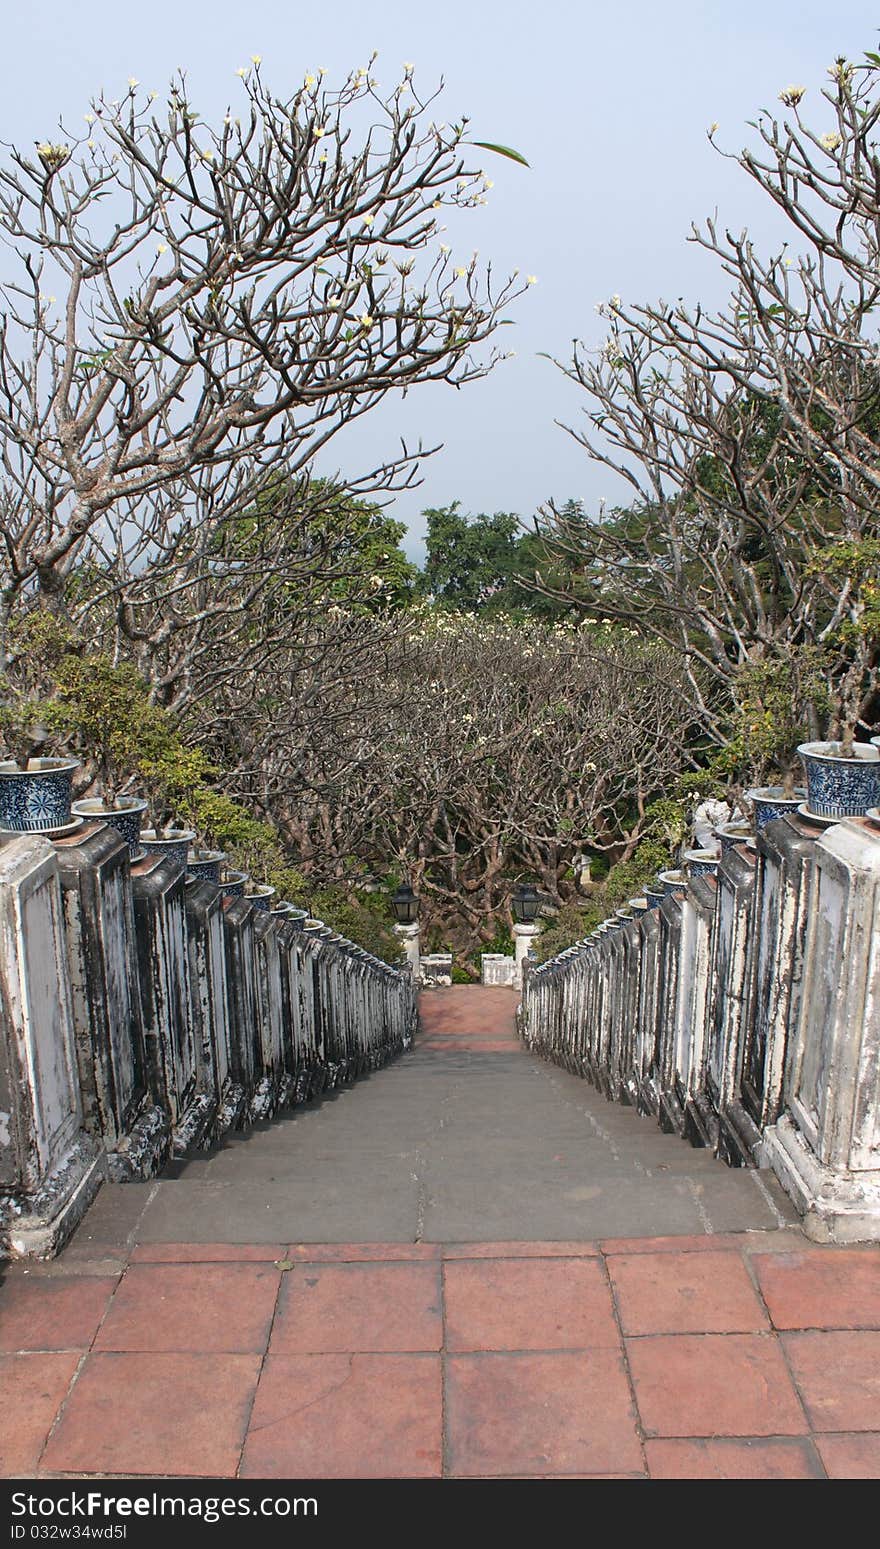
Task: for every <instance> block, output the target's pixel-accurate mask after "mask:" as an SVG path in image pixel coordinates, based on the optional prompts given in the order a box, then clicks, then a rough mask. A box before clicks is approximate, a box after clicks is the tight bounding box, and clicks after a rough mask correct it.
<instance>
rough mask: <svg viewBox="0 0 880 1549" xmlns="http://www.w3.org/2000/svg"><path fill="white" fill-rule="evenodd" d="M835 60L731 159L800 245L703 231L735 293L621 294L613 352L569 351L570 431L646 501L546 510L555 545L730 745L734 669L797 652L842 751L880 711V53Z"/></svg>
mask: <svg viewBox="0 0 880 1549" xmlns="http://www.w3.org/2000/svg"><path fill="white" fill-rule="evenodd" d="M829 74H830V84H829V85H828V86H826V88H825V89H824V90H823V91H822V92H821V93H820V94H819V95H820V103H819V110H818V115H817V114H812V115H810V117H809V120H808V117H807V108H808V105H809V103H810V101H811V99H810V98H809V97H808V94H807V92H806V90H805V88H804V87H801V86H790V87H787V88H785V89H784V90H783V91H782V92H781V93H780V96H781V101H782V104H783V108H784V110H785V117H784V118H783V119H782V121H780V119H779V117H778V116H777V115H776V114H775V113H771V112H769V111H765V112H763V113H762V114H761V115H760V117H759V118H758V120H757V121H756V123H755V125H754V126H753V128H754V129H755V130H756V132H757V138H758V146H757V148H756V149H751V150H750V149H746V150H743V151H742V152H740V153H738V154H735V155H734V156H733V158H732V159H733V160H735V161H736V162H737V163H738V164H739V165H740V166H741V167H742V169H743V170H744V172H745V173H746V174H747V175H748V176H749V177H750V178H751V179H752V180H753V181H754V182H755V183H756V184H757V185H758V187H759V188H760V189H761V190H762V191H763V192H764V193H765V194H767V195H768V196H769V197H770V198H772V199H773V201H774V202H775V204H776V205H777V206H778V208H779V209H780V211H781V212H782V214H783V215H784V216H785V217H786V218H787V220H788V222H789V225H790V239H789V241H785V242H783V243H781V245H780V246H779V248H778V249H777V251H775V252H772V253H770V254H769V255H762V254H761V253H760V252H759V251H758V250H757V248H756V247H755V245H754V243H753V242H752V240H751V238H750V236H749V234H748V232H741V233H739V234H737V233H735V232H732V231H730V230H729V229H725V228H724V227H723V226H722V225H720V224H719V223H718V221H717V220H715V221H708V222H706V224H705V225H704V226H703V227H700V228H697V227H695V228H694V229H693V240H694V241H696V242H697V243H698V244H699V245H700V246H702V247H703V248H704V249H705V250H706V251H707V252H708V253H709V254H711V255H712V256H713V257H714V258H715V259H716V260H717V261H718V262H719V263H720V265H721V267H722V270H723V273H724V275H725V276H726V277H727V279H728V281H729V282H730V287H731V289H730V295H729V299H728V301H727V303H726V304H725V305H724V306H723V307H721V308H720V309H718V310H715V311H711V312H710V311H707V310H705V309H704V308H702V307H700V306H699V305H696V306H692V305H688V304H687V303H685V302H684V301H682V300H679V301H678V302H675V303H665V302H662V301H661V302H658V303H655V304H635V305H625V304H624V303H623V302H622V301H621V299H620V297H618V296H615V297H613V298H612V299H611V300H610V301H609V302H607V303H605V304H604V305H603V306H602V307H600V311H601V312H602V313H603V315H604V316H605V318H606V320H607V323H608V333H607V337H606V340H605V342H604V344H603V345H602V347H601V348H600V349H599V350H598V351H595V352H593V351H589V350H587V349H585V348H583V347H580V346H579V347H578V348H577V349H576V351H575V354H574V358H573V359H572V361H571V362H569V363H561V364H562V369H563V370H565V371H566V373H567V374H568V375H569V377H570V378H571V379H572V380H573V381H574V382H575V383H577V385H578V386H579V387H580V388H582V389H583V390H584V392H585V394H586V398H587V405H586V410H585V422H584V423H582V424H581V425H580V426H578V427H576V428H575V429H574V430H573V431H572V433H573V434H574V435H575V437H576V439H577V440H578V441H580V443H581V444H582V445H583V446H584V447H585V449H586V450H587V451H588V453H589V454H590V456H591V457H593V458H594V459H596V460H597V461H599V462H601V463H604V464H605V465H606V466H608V467H610V468H611V469H613V470H614V471H615V472H616V473H617V474H619V475H620V476H621V477H622V478H623V479H624V480H625V481H626V483H627V484H628V486H629V488H630V489H631V491H632V494H633V506H632V508H631V510H629V511H626V512H624V511H620V510H618V511H615V512H611V513H607V514H606V513H603V514H602V515H601V516H600V518H599V519H598V520H596V521H595V522H594V523H592V524H589V525H588V526H587V527H584V526H583V525H582V524H579V525H578V526H577V527H575V526H573V525H572V524H571V523H570V522H568V521H567V520H566V517H565V514H564V513H563V512H558V511H553V510H550V511H548V513H547V514H546V521H545V523H544V536H545V540H546V545H547V550H548V554H549V555H550V556H551V558H553V557H555V558H556V559H557V561H558V560H559V558H560V557H561V556H562V557H564V558H565V560H566V562H567V563H569V564H570V565H572V567H573V568H574V569H575V571H576V572H577V573H578V576H579V582H578V592H577V602H578V604H579V606H582V607H583V608H584V609H585V610H586V611H587V612H588V613H591V614H592V615H593V616H600V617H611V618H614V619H617V620H618V621H620V622H623V623H625V624H627V625H628V626H630V627H632V628H636V629H638V630H639V631H640V632H641V633H643V634H646V635H651V636H659V637H660V638H661V639H664V640H666V641H667V642H668V643H669V644H670V645H672V646H673V647H674V648H675V649H676V651H677V652H678V653H679V654H680V656H681V658H682V659H683V661H684V662H685V664H686V669H687V672H688V675H689V678H690V683H691V693H692V698H693V703H694V710H695V714H696V716H697V718H698V721H699V723H700V724H701V725H702V727H703V728H704V730H705V731H706V732H707V733H708V734H709V736H710V737H711V738H712V739H713V740H714V741H718V742H722V743H723V742H724V741H725V740H726V738H727V737H728V735H729V722H730V712H731V707H732V705H733V703H734V702H735V698H736V685H737V682H738V681H740V680H741V675H742V673H743V671H744V670H745V671H746V672H750V671H751V670H752V669H756V668H760V667H761V666H762V664H765V665H766V666H767V667H768V669H769V670H771V671H773V672H775V671H776V668H777V666H778V664H780V663H783V664H784V663H789V664H791V663H792V662H793V661H794V659H795V657H796V656H797V653H798V652H801V651H806V652H807V653H808V659H809V666H810V672H809V674H804V673H801V674H800V676H801V678H802V679H805V677H806V676H810V677H812V678H813V680H814V681H815V682H816V684H817V686H818V693H817V696H816V698H815V700H814V703H813V705H812V707H811V706H807V707H806V710H807V721H808V723H810V722H815V721H816V720H818V719H823V720H824V722H825V726H826V727H827V729H828V730H829V731H830V732H831V735H832V736H834V737H840V738H841V739H842V740H843V742H844V744H845V745H848V744H849V743H851V741H852V738H853V734H854V732H855V730H856V728H857V727H858V725H859V724H860V723H861V724H862V726H868V725H870V724H871V719H872V718H873V717H874V716H876V693H877V663H878V637H877V633H876V630H875V629H873V628H871V627H866V626H867V625H870V623H871V618H872V616H873V615H872V613H871V609H870V608H868V611H867V612H866V610H865V589H866V583H867V588H868V593H869V601H870V592H871V588H872V586H873V587H875V588H876V583H877V567H876V553H875V546H876V542H877V539H878V536H880V527H878V518H877V509H878V495H880V457H878V445H880V374H878V332H877V319H878V313H877V304H878V299H880V263H878V260H880V195H878V190H880V156H878V143H877V131H878V121H880V56H878V55H868V56H866V60H865V62H864V63H863V64H860V65H854V64H849V63H847V62H846V61H844V60H838V61H836V62H835V64H834V65H833V66H832V68H831V70H830V72H829ZM717 130H718V126H717V125H713V126H712V128H711V129H710V131H709V135H710V139H711V140H712V142H713V144H714V142H715V136H716V133H717ZM847 556H848V557H849V558H850V559H851V560H852V567H851V568H850V570H848V571H847V570H846V568H845V565H843V564H842V562H843V561H844V560H845V559H846V557H847ZM831 557H833V563H832V562H830V558H831ZM817 664H818V666H819V670H818V671H817V670H816V669H817ZM817 734H818V735H821V731H814V735H817Z"/></svg>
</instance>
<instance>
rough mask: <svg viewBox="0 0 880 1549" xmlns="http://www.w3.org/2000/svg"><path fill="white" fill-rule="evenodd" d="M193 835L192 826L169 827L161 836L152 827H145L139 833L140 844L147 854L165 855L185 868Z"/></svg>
mask: <svg viewBox="0 0 880 1549" xmlns="http://www.w3.org/2000/svg"><path fill="white" fill-rule="evenodd" d="M195 837H196V835H195V830H194V829H192V828H169V829H166V831H165V833H164V834H163V835H162V837H161V838H160V837H159V835H158V834H157V833H156V830H155V829H154V828H145V829H144V831H143V833H142V834H141V844H142V846H143V848H144V849H145V850H146V852H147V854H148V855H167V857H168V859H169V860H172V861H176V862H177V864H178V866H181V867H183V868H186V865H187V861H188V859H189V847H190V845H191V844H192V842H193V840H194V839H195Z"/></svg>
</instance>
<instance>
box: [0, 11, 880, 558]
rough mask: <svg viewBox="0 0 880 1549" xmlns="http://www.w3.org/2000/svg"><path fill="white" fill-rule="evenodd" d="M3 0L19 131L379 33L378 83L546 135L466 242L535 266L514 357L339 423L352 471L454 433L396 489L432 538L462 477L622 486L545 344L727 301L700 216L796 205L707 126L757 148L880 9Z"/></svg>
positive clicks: (415, 541)
mask: <svg viewBox="0 0 880 1549" xmlns="http://www.w3.org/2000/svg"><path fill="white" fill-rule="evenodd" d="M3 13H4V14H3V37H4V47H3V50H2V52H0V141H3V142H5V143H6V144H9V143H13V144H17V145H22V146H24V147H27V148H30V147H31V146H32V145H33V142H34V141H36V140H43V139H47V138H48V139H52V138H54V135H53V131H54V129H55V127H56V125H57V121H58V118H59V116H63V117H65V118H66V119H67V120H68V121H69V122H70V123H77V122H79V121H80V120H81V116H82V114H83V113H84V112H85V111H86V109H87V106H88V100H89V98H90V97H91V96H92V95H94V94H96V93H97V92H99V91H101V90H102V89H103V90H104V91H106V92H107V94H108V95H109V96H111V97H112V96H117V95H119V96H121V95H122V94H123V92H124V90H125V88H126V83H127V81H128V78H129V77H130V76H136V77H137V79H138V80H139V81H140V82H142V83H143V84H144V86H145V87H150V88H152V89H155V90H157V91H159V92H160V93H161V92H162V90H163V88H164V87H165V86H166V84H167V82H168V80H169V79H170V77H171V75H172V74H173V73H174V72H175V71H176V70H177V69H178V68H181V67H182V68H184V69H186V70H187V72H188V75H189V79H190V82H191V86H192V92H193V100H194V101H195V102H196V103H197V105H198V107H199V110H200V112H201V113H202V115H203V116H204V117H205V118H206V119H211V118H214V117H215V116H216V118H217V119H219V118H221V117H222V114H223V112H224V110H225V108H226V105H227V103H228V102H229V101H230V100H232V99H233V98H234V96H235V89H236V86H237V85H238V82H237V80H236V75H235V72H236V69H237V67H239V66H241V65H246V64H248V62H249V60H250V58H251V56H252V55H253V54H259V55H260V56H261V57H262V72H263V77H264V80H265V81H266V83H267V85H269V86H271V88H272V89H273V90H274V91H275V92H277V93H278V94H279V95H283V94H285V93H286V91H287V89H288V88H289V89H290V91H291V92H293V91H294V90H295V89H296V87H297V86H298V85H299V84H301V82H302V78H303V76H304V75H305V73H306V72H308V71H310V70H314V69H315V68H316V67H320V66H323V67H324V68H325V69H326V70H327V74H328V85H329V84H330V81H331V80H332V79H333V78H336V79H338V80H339V81H340V82H341V80H342V79H343V78H344V77H345V76H346V75H347V73H348V71H349V70H350V69H352V68H353V67H357V66H360V65H366V64H367V62H368V59H369V56H370V54H371V53H372V52H373V50H374V49H376V50H378V59H377V60H376V63H375V65H374V67H373V74H374V75H375V76H376V78H377V80H378V81H379V82H380V84H381V85H383V86H386V85H387V87H388V88H389V89H390V88H391V87H392V86H393V85H394V84H396V82H397V81H398V80H399V79H400V78H401V74H402V67H403V63H404V61H407V62H412V63H413V64H414V65H415V67H416V80H417V83H418V86H419V89H420V91H425V90H426V89H427V88H428V87H429V86H430V85H432V84H433V83H435V82H438V83H439V81H440V79H441V78H442V79H443V81H444V83H445V84H444V90H443V94H442V97H441V98H440V101H439V103H438V104H437V106H436V117H437V118H439V119H445V120H446V121H447V122H450V123H451V122H455V121H457V120H458V119H459V118H460V117H461V115H462V114H467V116H468V117H469V119H470V121H471V130H470V133H471V135H472V137H473V138H474V139H485V140H492V141H500V142H502V143H504V144H507V145H512V146H515V147H516V148H517V149H518V150H519V151H521V152H522V154H523V155H524V156H526V157H527V158H528V161H529V163H530V167H529V169H528V170H526V169H525V168H523V167H520V166H517V165H515V164H514V163H512V162H508V161H505V160H502V159H500V158H497V157H490V156H488V155H485V154H484V156H483V170H484V171H485V172H486V175H487V176H488V177H490V178H491V179H492V180H493V182H494V187H493V189H492V190H491V193H490V194H489V197H488V202H487V204H486V206H485V207H483V208H481V209H479V210H475V211H474V212H472V213H471V214H469V215H468V217H467V225H466V228H463V235H462V245H463V246H464V245H465V234H466V245H467V254H468V256H469V254H470V252H471V251H473V249H474V248H476V249H478V250H479V253H480V257H481V259H482V260H486V261H489V260H491V263H492V267H493V271H494V272H496V273H497V274H499V275H500V274H507V273H510V272H511V271H512V270H514V269H518V270H519V271H520V273H521V275H526V274H531V275H535V276H536V278H537V283H536V284H535V285H534V286H532V287H530V288H529V290H528V292H527V294H525V295H524V296H523V297H522V299H521V301H520V302H518V304H517V306H516V309H515V312H514V313H513V316H514V317H515V319H516V326H515V327H514V328H510V329H505V330H504V335H505V337H504V340H503V342H504V346H505V348H510V349H513V350H515V355H514V358H513V359H511V360H508V361H506V362H504V363H503V364H502V365H501V366H499V367H498V368H497V370H495V371H494V372H493V373H491V375H490V376H488V377H487V378H485V379H484V380H482V381H480V382H476V383H473V384H470V385H468V386H467V387H465V388H463V389H462V390H461V391H456V390H454V389H452V388H450V387H448V386H446V385H445V384H437V385H433V384H432V385H429V386H424V387H419V388H417V389H415V390H414V391H413V392H412V393H411V394H410V395H409V397H408V399H407V400H406V401H405V402H404V403H403V404H401V402H400V400H399V399H395V400H394V402H391V401H388V402H387V403H386V404H384V405H382V406H381V408H380V409H379V410H377V411H376V412H375V413H373V414H371V415H370V416H368V417H365V419H364V420H362V421H360V422H359V424H358V425H357V426H356V427H352V428H351V429H350V430H349V431H347V432H346V434H345V437H344V439H342V438H340V440H338V441H337V442H335V443H334V447H333V456H332V458H331V459H329V466H325V470H324V471H328V472H329V471H334V472H335V471H337V469H338V470H339V471H340V472H342V473H343V474H345V475H347V476H349V477H356V476H357V475H358V474H359V473H362V472H364V471H365V470H366V469H368V468H371V467H373V466H375V465H376V463H378V462H379V461H381V460H382V458H383V456H385V455H394V453H395V452H396V451H397V449H398V446H399V439H400V437H401V436H403V437H405V438H406V439H407V441H409V442H410V443H413V444H414V443H416V442H418V440H419V439H421V440H422V442H423V443H424V444H426V445H434V444H436V443H437V442H442V443H443V450H442V451H440V452H438V453H436V454H435V456H433V457H431V458H429V459H427V460H426V461H425V462H424V464H423V467H422V476H423V482H422V484H421V486H420V487H419V488H418V489H417V490H415V491H410V492H407V493H406V494H405V495H402V496H399V497H398V498H397V499H396V500H395V502H394V504H393V505H392V507H391V508H390V510H391V514H393V515H394V516H396V517H397V518H398V519H399V520H401V521H403V522H405V523H406V524H407V528H408V535H407V539H406V542H405V546H406V548H407V550H408V552H410V554H411V555H412V556H413V557H414V558H416V559H420V558H421V556H422V553H423V544H422V538H423V534H424V520H423V518H422V516H421V512H422V511H423V510H424V509H425V508H427V507H431V506H443V505H447V504H449V503H450V502H451V501H453V500H458V501H460V502H461V505H462V507H463V509H464V510H466V511H471V512H478V511H487V512H491V511H499V510H503V511H514V512H516V513H517V514H518V515H519V516H521V517H522V518H524V519H526V520H528V518H529V517H530V516H531V515H532V514H533V513H534V512H535V511H536V510H538V509H539V508H540V506H541V505H542V504H543V503H544V502H546V501H547V500H548V499H551V498H552V499H555V500H557V501H560V502H561V501H563V500H566V499H568V498H569V497H574V498H579V499H582V500H584V502H585V503H586V505H587V508H588V509H592V508H594V507H595V506H596V505H597V504H598V502H599V501H602V500H604V501H606V502H607V503H609V504H613V503H614V502H615V501H618V500H624V499H626V489H625V486H624V485H623V484H622V483H619V482H618V483H615V480H614V475H612V474H610V473H609V472H608V471H607V470H605V469H604V468H603V467H602V466H601V465H599V464H596V463H594V462H592V461H591V460H590V459H589V457H588V456H587V454H586V452H584V451H583V449H582V448H580V447H579V446H578V445H577V444H576V443H575V441H574V440H573V439H572V438H571V436H569V435H567V434H566V433H565V431H564V430H563V429H562V428H560V425H559V424H558V423H557V422H561V423H562V425H571V426H576V425H577V422H578V419H579V417H580V416H581V415H582V412H583V406H584V399H583V395H582V394H581V393H580V392H579V390H578V389H577V388H576V387H575V386H574V385H573V384H572V383H570V382H569V381H567V379H566V378H565V377H564V376H563V374H562V373H561V372H560V371H559V370H558V369H557V368H556V367H555V366H554V365H553V364H552V363H551V361H550V360H548V359H546V358H545V357H546V356H548V355H549V356H551V357H555V358H557V359H565V358H567V357H568V356H569V355H570V352H571V346H572V341H573V340H574V339H579V340H583V341H584V343H585V344H586V345H587V346H592V347H595V346H598V345H599V344H600V343H601V341H602V339H603V338H604V336H605V332H606V328H605V325H604V324H603V322H602V319H601V318H600V317H599V316H598V315H597V313H596V310H595V308H596V305H597V303H599V302H601V301H602V300H604V299H607V298H608V297H610V296H612V295H615V294H617V295H620V296H621V297H622V298H623V300H624V301H628V302H635V301H639V300H645V301H649V300H657V299H659V298H661V297H662V298H663V299H666V300H676V299H677V298H678V297H679V296H683V297H685V298H687V299H689V300H691V301H696V300H698V299H699V300H701V301H703V302H704V303H707V304H709V305H711V304H713V303H714V304H716V305H717V304H718V303H719V302H720V301H721V300H722V299H723V295H724V288H723V283H722V280H721V277H720V276H719V273H718V270H717V265H715V264H714V263H713V261H712V260H711V258H709V257H708V255H705V254H702V253H701V252H699V250H698V249H696V248H695V247H694V246H693V245H689V244H688V242H687V236H688V232H689V230H690V227H691V223H692V222H693V221H701V220H702V219H703V218H704V217H705V216H707V215H711V214H713V213H714V212H715V211H716V210H717V211H718V212H720V215H721V217H722V219H723V220H724V221H725V223H726V224H728V225H729V226H731V227H733V228H734V229H736V230H737V231H739V230H740V229H742V228H743V227H748V228H749V230H750V231H751V233H752V235H753V237H754V239H755V240H756V241H757V242H758V243H759V244H761V243H765V244H767V245H768V246H772V244H773V240H774V237H775V236H776V235H778V231H779V227H778V224H777V220H776V218H775V212H774V211H773V210H772V209H771V208H769V207H768V202H767V200H766V198H765V197H762V196H761V194H760V192H759V191H758V190H757V189H756V188H754V186H753V185H752V184H751V182H750V180H749V179H748V178H747V177H746V175H745V174H744V173H743V172H741V171H740V170H739V169H738V168H737V167H736V166H735V164H733V163H732V162H730V161H725V160H724V159H723V158H722V157H720V156H719V155H718V154H717V152H715V151H713V149H712V147H711V146H710V145H709V143H708V141H707V138H706V131H707V129H708V126H709V125H710V124H711V123H713V122H717V123H718V125H719V130H718V132H717V134H716V141H717V143H718V144H719V145H720V146H722V147H723V148H725V149H727V150H732V151H737V150H739V149H741V148H742V147H743V146H744V145H746V144H747V143H749V141H750V139H751V138H752V137H753V131H751V130H750V129H749V128H748V127H747V121H748V120H749V119H751V118H754V117H755V116H756V114H757V112H758V111H759V109H761V108H764V107H767V108H771V109H772V108H774V107H775V108H776V109H778V111H779V112H780V113H782V111H783V110H782V107H781V104H779V102H778V95H779V92H780V91H781V90H782V89H783V88H784V87H785V86H787V85H789V84H801V85H805V86H806V87H807V88H808V92H809V95H810V98H811V99H812V100H813V101H815V102H817V103H818V102H819V93H820V91H821V88H822V85H823V83H824V81H825V79H827V76H826V72H827V69H828V66H829V65H830V64H831V63H832V62H833V60H834V59H835V58H836V57H837V56H838V55H841V54H842V55H845V56H846V57H847V58H849V59H856V60H857V59H860V58H861V56H862V54H863V53H864V51H865V49H874V48H876V47H877V43H878V32H880V26H878V20H880V19H878V16H877V12H876V10H874V9H873V8H871V7H869V6H868V5H866V4H857V3H854V0H837V3H836V4H835V5H828V4H827V0H776V3H775V4H773V5H768V4H767V3H766V0H737V4H736V5H732V4H731V3H730V0H706V3H703V4H693V3H690V4H688V3H683V0H664V3H663V4H662V5H659V4H657V3H656V0H618V3H616V4H611V5H609V4H608V0H603V3H601V4H600V3H598V0H580V3H574V0H540V3H535V0H532V3H529V4H525V3H523V0H443V3H442V4H434V5H431V6H426V5H419V4H418V3H415V0H375V3H374V4H373V5H370V6H367V5H365V4H363V3H362V0H334V3H332V4H325V5H320V4H311V5H302V4H296V3H294V0H246V3H242V0H185V3H183V4H182V3H181V0H149V4H139V5H136V6H134V5H130V6H126V5H124V4H121V3H120V0H78V3H77V4H75V5H71V4H70V0H40V3H39V5H35V6H25V5H24V4H22V3H20V0H19V3H17V4H15V5H13V4H12V3H11V0H4V3H3ZM804 106H805V107H806V102H805V104H804ZM827 111H830V110H827V109H826V112H827ZM456 236H457V237H458V233H456ZM326 464H327V459H325V465H326Z"/></svg>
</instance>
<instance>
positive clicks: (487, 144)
mask: <svg viewBox="0 0 880 1549" xmlns="http://www.w3.org/2000/svg"><path fill="white" fill-rule="evenodd" d="M467 143H468V144H469V145H476V146H478V148H479V149H480V150H481V151H494V152H495V155H496V156H506V157H507V159H508V161H518V162H519V164H520V166H521V167H527V166H528V165H529V164H528V162H527V161H526V158H525V156H521V155H520V153H519V151H514V150H511V148H510V146H509V145H493V144H492V143H491V141H489V140H469V141H468V142H467Z"/></svg>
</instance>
